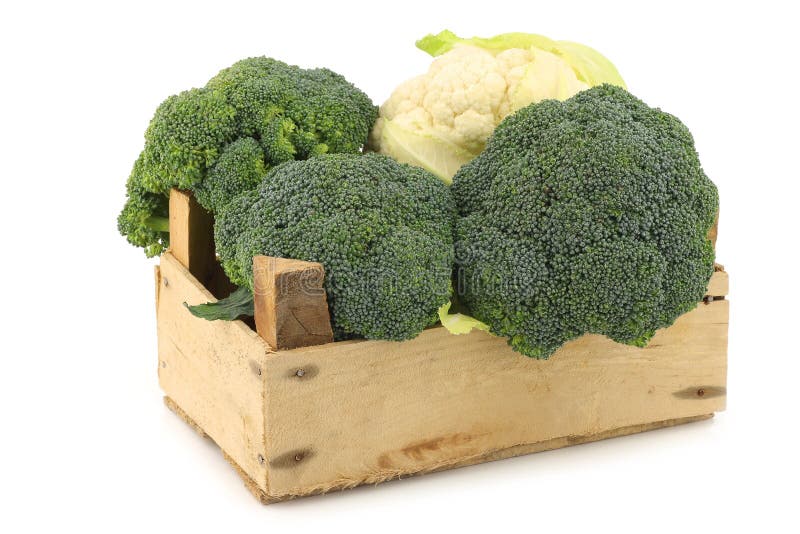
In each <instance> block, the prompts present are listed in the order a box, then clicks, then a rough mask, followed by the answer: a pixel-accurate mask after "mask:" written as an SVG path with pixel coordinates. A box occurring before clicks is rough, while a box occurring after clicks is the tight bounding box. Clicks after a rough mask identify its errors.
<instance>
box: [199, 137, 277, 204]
mask: <svg viewBox="0 0 800 534" xmlns="http://www.w3.org/2000/svg"><path fill="white" fill-rule="evenodd" d="M266 174H267V167H266V165H265V163H264V151H263V150H262V149H261V146H260V145H259V144H258V141H256V140H255V139H253V138H252V137H241V138H239V139H237V140H236V141H234V142H233V143H231V144H229V145H228V146H226V147H225V148H224V149H223V151H222V153H221V154H220V155H219V159H218V160H217V162H216V163H215V164H214V166H213V167H211V169H210V170H209V171H208V175H207V176H206V178H205V179H204V180H203V181H201V182H200V183H198V184H197V185H196V186H195V187H194V188H193V191H194V196H195V198H197V202H198V203H199V204H200V205H201V206H203V207H204V208H205V209H207V210H208V211H210V212H211V213H218V212H219V211H220V210H221V209H222V207H223V206H225V204H227V203H228V202H230V201H231V199H233V198H234V197H235V196H236V195H238V194H239V193H241V192H242V191H247V190H250V189H254V188H255V187H256V186H257V185H258V184H259V183H260V182H261V180H262V178H264V175H266Z"/></svg>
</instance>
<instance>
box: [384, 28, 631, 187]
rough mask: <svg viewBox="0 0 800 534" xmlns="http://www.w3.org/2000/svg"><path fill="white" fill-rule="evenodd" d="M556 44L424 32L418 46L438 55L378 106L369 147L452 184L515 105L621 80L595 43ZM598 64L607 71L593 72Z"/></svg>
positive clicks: (513, 36)
mask: <svg viewBox="0 0 800 534" xmlns="http://www.w3.org/2000/svg"><path fill="white" fill-rule="evenodd" d="M533 43H535V45H534V44H533ZM562 43H563V42H562ZM560 44H561V43H556V42H555V41H550V40H549V39H547V38H545V37H541V36H535V35H530V34H504V35H499V36H497V37H493V38H491V39H479V38H473V39H469V40H465V39H460V38H458V37H456V36H455V35H454V34H452V33H450V32H446V31H445V32H442V33H440V34H439V35H436V36H428V37H426V38H425V39H422V40H421V41H419V42H418V43H417V46H419V47H420V48H422V49H423V50H426V51H427V52H429V53H431V54H432V55H434V56H436V55H439V54H442V55H440V57H438V58H437V59H435V60H434V61H433V63H432V64H431V66H430V68H429V69H428V72H427V73H425V74H423V75H421V76H417V77H416V78H412V79H410V80H408V81H406V82H404V83H402V84H401V85H400V86H399V87H397V88H396V89H395V91H394V92H393V93H392V95H391V96H390V97H389V99H388V100H387V101H386V102H385V103H384V104H383V106H381V109H380V117H379V118H378V120H377V122H376V123H375V126H374V128H373V130H372V132H371V135H370V147H371V148H372V149H373V150H376V151H378V152H381V153H384V154H387V155H390V156H392V157H394V158H395V159H397V160H398V161H400V162H403V163H409V164H412V165H417V166H419V167H423V168H425V169H427V170H429V171H430V172H432V173H434V174H436V175H437V176H438V177H439V178H441V179H442V180H443V181H444V182H445V183H448V184H449V183H450V182H451V181H452V177H453V175H454V174H455V173H456V171H457V170H458V169H459V168H460V167H461V166H462V165H464V164H465V163H467V162H468V161H470V160H471V159H472V158H474V157H475V156H477V155H478V154H479V153H480V152H481V151H482V150H483V148H484V146H485V144H486V139H487V138H488V137H489V136H490V135H491V133H492V132H493V131H494V129H495V127H496V126H497V125H498V124H500V121H502V120H503V118H505V117H506V116H507V115H509V114H511V113H513V112H514V111H516V110H517V109H520V108H522V107H524V106H526V105H528V104H530V103H532V102H539V101H541V100H544V99H548V98H556V99H559V100H565V99H567V98H569V97H571V96H572V95H574V94H576V93H578V92H579V91H582V90H584V89H588V88H589V87H590V86H591V85H596V84H597V83H602V82H603V81H607V82H609V83H616V84H617V85H622V86H624V83H623V82H622V79H621V78H620V77H619V74H618V73H617V72H616V69H614V67H613V65H611V64H610V63H609V62H608V60H606V59H605V58H603V57H602V56H600V54H598V53H597V52H595V51H594V50H591V49H589V48H587V47H583V46H582V45H576V46H574V47H573V48H572V50H573V52H572V53H571V54H570V53H568V52H567V50H568V46H566V45H565V46H560ZM537 45H538V46H537ZM569 45H573V43H569ZM578 47H580V49H579V48H578ZM579 51H580V53H582V54H583V56H585V57H580V53H578V52H579ZM587 51H588V52H587ZM590 55H591V56H592V57H591V60H592V61H591V62H590V61H589V56H590ZM591 63H594V65H592V64H591ZM608 66H610V69H609V68H608ZM601 69H605V70H606V71H610V72H608V73H607V74H606V73H599V74H600V75H599V76H593V74H598V71H600V70H601ZM598 80H599V81H598Z"/></svg>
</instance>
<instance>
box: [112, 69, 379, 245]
mask: <svg viewBox="0 0 800 534" xmlns="http://www.w3.org/2000/svg"><path fill="white" fill-rule="evenodd" d="M376 117H377V108H376V107H375V106H374V105H373V104H372V102H371V101H370V99H369V97H367V95H365V94H364V93H363V92H361V91H360V90H359V89H357V88H356V87H355V86H353V85H352V84H350V83H349V82H348V81H347V80H345V79H344V78H343V77H342V76H340V75H338V74H336V73H333V72H331V71H329V70H326V69H309V70H306V69H301V68H300V67H296V66H292V65H287V64H286V63H282V62H280V61H277V60H274V59H270V58H265V57H260V58H250V59H245V60H242V61H239V62H238V63H236V64H234V65H233V66H231V67H229V68H227V69H224V70H222V71H221V72H220V73H219V74H218V75H217V76H215V77H214V78H212V79H211V80H210V81H209V82H208V84H207V86H206V87H205V88H201V89H191V90H189V91H184V92H182V93H180V94H178V95H174V96H171V97H169V98H168V99H167V100H165V101H164V102H163V103H162V104H161V105H160V106H159V107H158V109H157V110H156V113H155V115H154V116H153V119H152V120H151V122H150V125H149V127H148V128H147V132H146V133H145V147H144V150H143V152H142V155H141V156H140V160H139V161H138V162H137V164H136V166H137V169H135V170H134V173H133V174H135V175H136V178H135V180H132V181H133V182H135V183H134V184H130V183H129V186H128V201H127V203H126V205H125V207H124V208H123V212H122V213H121V214H120V216H119V225H118V226H119V230H120V232H121V233H122V234H123V235H125V236H127V237H128V241H129V242H131V243H133V244H135V245H137V246H142V247H145V249H146V252H147V254H148V255H154V254H159V253H160V252H161V251H162V250H163V249H164V247H165V246H166V244H167V239H168V236H167V235H166V231H161V230H154V229H153V228H151V227H150V226H148V224H146V223H145V221H146V220H148V217H145V216H144V215H143V214H144V213H146V212H147V211H148V210H150V209H155V207H153V208H151V206H155V205H157V206H158V209H157V210H156V211H157V212H158V216H161V215H162V213H166V211H165V210H166V209H168V202H167V199H166V195H168V194H169V190H170V189H171V188H173V187H176V188H179V189H189V190H191V191H193V192H195V193H196V194H197V196H198V199H199V200H200V202H201V203H202V204H203V205H204V206H205V207H206V208H207V209H209V210H210V211H212V213H214V212H216V211H218V210H220V209H221V207H222V205H223V204H224V202H225V201H226V199H228V198H229V197H231V196H232V195H234V194H236V193H239V192H241V191H242V190H244V189H245V188H249V187H253V186H255V185H256V184H257V182H258V180H257V179H256V178H261V176H263V174H264V173H265V172H266V171H267V170H268V169H269V168H270V167H272V166H274V165H277V164H279V163H282V162H284V161H289V160H293V159H305V158H308V157H311V156H315V155H318V154H323V153H338V152H348V153H358V152H360V150H361V148H362V146H363V145H364V144H365V143H366V140H367V135H368V133H369V130H370V128H371V127H372V123H373V122H374V121H375V118H376ZM239 141H241V143H239ZM253 143H256V145H258V147H256V146H254V145H253ZM256 148H258V151H260V158H261V160H262V161H261V163H260V164H259V162H258V158H259V152H258V151H257V150H256ZM223 155H224V157H223ZM218 160H221V161H219V163H218ZM223 160H224V161H223ZM206 180H210V181H211V183H208V184H207V183H205V182H206ZM161 197H164V198H161ZM162 205H165V206H167V208H165V209H164V210H162V209H161V206H162ZM151 222H152V221H151Z"/></svg>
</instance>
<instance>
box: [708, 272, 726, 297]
mask: <svg viewBox="0 0 800 534" xmlns="http://www.w3.org/2000/svg"><path fill="white" fill-rule="evenodd" d="M715 267H716V268H718V269H719V270H716V271H714V274H713V275H711V280H710V281H709V282H708V289H707V290H706V295H710V296H712V297H725V296H727V295H728V273H727V272H725V271H724V270H722V265H719V264H717V265H715Z"/></svg>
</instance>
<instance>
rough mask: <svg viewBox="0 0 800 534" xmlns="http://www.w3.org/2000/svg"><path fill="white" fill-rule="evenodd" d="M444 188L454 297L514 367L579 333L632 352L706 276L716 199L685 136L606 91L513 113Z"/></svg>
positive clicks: (685, 307)
mask: <svg viewBox="0 0 800 534" xmlns="http://www.w3.org/2000/svg"><path fill="white" fill-rule="evenodd" d="M452 190H453V195H454V196H455V200H456V204H457V207H458V217H457V219H456V223H455V239H456V250H457V257H458V258H459V262H458V266H457V274H458V285H459V296H460V298H461V299H462V301H463V302H464V303H465V304H466V305H467V306H469V308H470V310H471V312H472V314H473V315H475V317H476V318H478V319H480V320H481V321H483V322H485V323H487V324H488V325H489V326H490V328H491V331H492V332H493V333H495V334H497V335H500V336H505V337H507V338H508V340H509V344H510V345H511V346H512V347H513V348H514V349H515V350H518V351H520V352H522V353H523V354H525V355H527V356H531V357H535V358H547V357H549V356H550V355H551V354H552V353H553V352H554V351H555V350H556V349H558V347H560V346H561V345H562V344H563V343H564V342H566V341H568V340H570V339H573V338H576V337H578V336H580V335H582V334H584V333H596V334H603V335H606V336H608V337H610V338H611V339H614V340H616V341H618V342H621V343H627V344H631V345H636V346H644V345H646V344H647V342H648V341H649V339H650V338H651V337H652V336H653V335H654V333H655V331H656V329H658V328H662V327H667V326H669V325H671V324H672V323H673V322H674V321H675V319H676V318H677V317H678V316H679V315H681V314H683V313H685V312H687V311H689V310H691V309H692V308H694V307H695V306H696V305H697V303H698V302H699V301H700V300H701V299H702V298H703V296H704V294H705V290H706V287H707V284H708V280H709V278H710V277H711V274H712V273H713V270H714V250H713V246H712V244H711V242H710V241H709V239H708V238H707V233H708V231H709V229H710V228H711V226H712V224H713V222H714V219H715V216H716V213H717V211H718V196H717V189H716V187H715V186H714V184H713V183H712V182H711V181H710V180H709V179H708V178H707V177H706V175H705V174H704V172H703V170H702V168H701V166H700V162H699V160H698V156H697V152H696V151H695V148H694V141H693V139H692V136H691V134H690V133H689V131H688V129H687V128H686V127H685V126H684V125H683V124H682V123H681V122H680V121H679V120H678V119H677V118H675V117H673V116H672V115H669V114H667V113H665V112H663V111H661V110H659V109H653V108H650V107H648V106H647V105H646V104H644V103H643V102H642V101H640V100H639V99H637V98H636V97H634V96H632V95H631V94H630V93H628V92H627V91H625V90H624V89H621V88H619V87H615V86H611V85H602V86H598V87H594V88H592V89H589V90H586V91H583V92H581V93H579V94H578V95H576V96H574V97H573V98H571V99H569V100H567V101H564V102H558V101H555V100H546V101H543V102H540V103H538V104H532V105H530V106H528V107H526V108H523V109H521V110H519V111H518V112H517V113H515V114H514V115H512V116H510V117H508V118H507V119H505V120H504V121H503V122H502V123H501V124H500V125H499V126H498V128H497V129H496V130H495V132H494V134H493V135H492V137H491V138H490V140H489V142H488V145H487V147H486V150H485V151H484V152H483V153H482V154H481V155H480V156H478V157H477V158H476V159H475V160H473V161H472V162H470V163H468V164H467V165H465V166H464V167H462V168H461V169H460V170H459V172H458V173H457V174H456V176H455V178H454V181H453V186H452Z"/></svg>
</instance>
